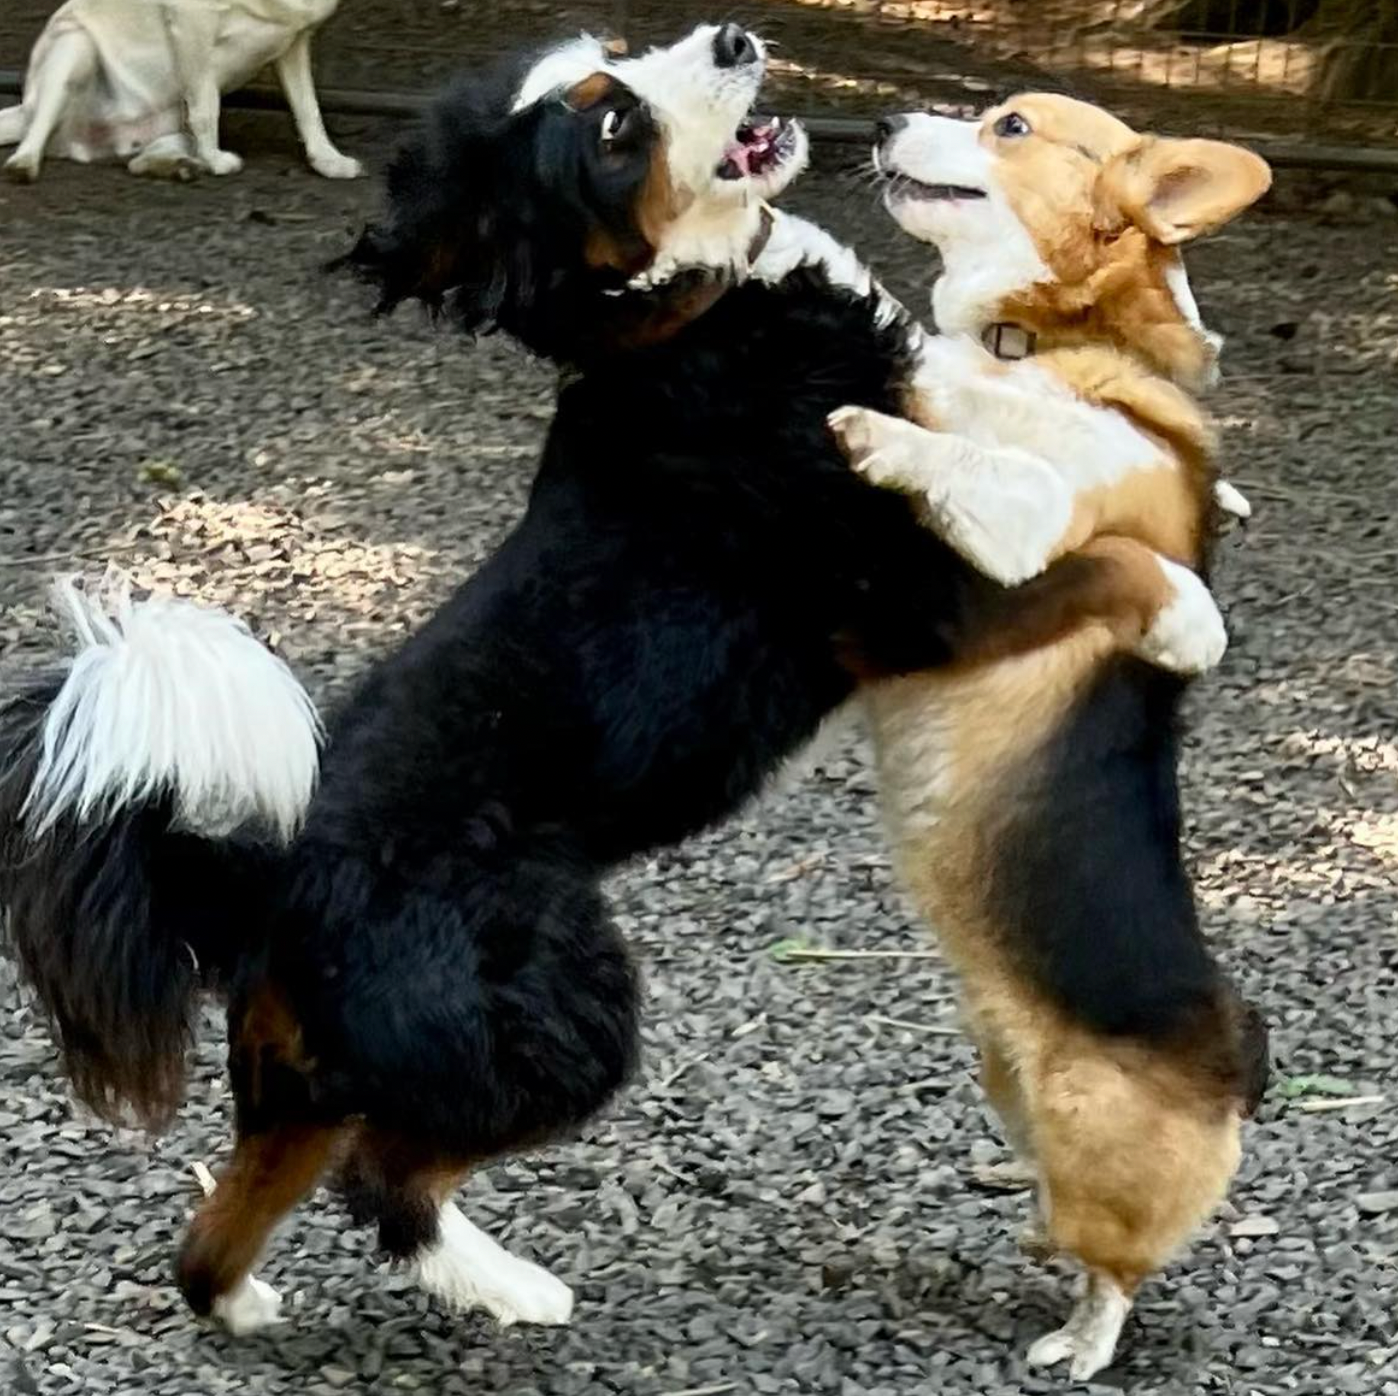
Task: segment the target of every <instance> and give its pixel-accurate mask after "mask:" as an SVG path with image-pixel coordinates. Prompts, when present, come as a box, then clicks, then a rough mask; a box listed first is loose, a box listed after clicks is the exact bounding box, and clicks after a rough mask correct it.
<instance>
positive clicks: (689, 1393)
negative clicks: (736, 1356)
mask: <svg viewBox="0 0 1398 1396" xmlns="http://www.w3.org/2000/svg"><path fill="white" fill-rule="evenodd" d="M737 1389H738V1383H737V1382H735V1381H716V1382H714V1384H713V1385H712V1386H685V1387H681V1388H680V1389H679V1390H677V1391H662V1392H661V1393H660V1396H723V1393H724V1392H725V1391H736V1390H737Z"/></svg>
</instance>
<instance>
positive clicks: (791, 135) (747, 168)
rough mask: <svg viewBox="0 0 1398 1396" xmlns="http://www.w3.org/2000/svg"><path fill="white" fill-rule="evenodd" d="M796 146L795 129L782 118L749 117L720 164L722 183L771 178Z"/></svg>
mask: <svg viewBox="0 0 1398 1396" xmlns="http://www.w3.org/2000/svg"><path fill="white" fill-rule="evenodd" d="M795 145H796V127H795V125H794V124H793V123H792V122H790V121H784V120H783V119H782V118H781V117H779V116H750V117H749V118H748V119H747V120H746V121H745V122H743V124H742V125H741V126H739V127H738V129H737V131H735V132H734V133H733V143H732V145H730V146H729V147H728V149H727V150H725V151H724V152H723V159H722V161H721V162H720V163H719V167H718V177H719V178H720V179H750V178H752V177H754V176H757V175H765V174H770V173H771V172H772V171H773V170H775V169H776V168H777V166H778V165H780V164H781V163H782V161H783V160H785V159H786V157H787V156H788V155H790V154H791V152H792V150H793V149H794V148H795Z"/></svg>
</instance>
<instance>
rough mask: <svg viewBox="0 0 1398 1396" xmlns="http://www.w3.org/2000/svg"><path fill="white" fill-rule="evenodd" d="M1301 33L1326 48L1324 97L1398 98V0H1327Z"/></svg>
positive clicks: (1318, 93) (1319, 84) (1334, 99)
mask: <svg viewBox="0 0 1398 1396" xmlns="http://www.w3.org/2000/svg"><path fill="white" fill-rule="evenodd" d="M1300 34H1301V37H1302V38H1304V39H1307V40H1309V41H1311V42H1312V43H1314V44H1315V45H1316V47H1317V48H1318V49H1320V50H1321V52H1322V58H1321V66H1320V77H1319V79H1318V81H1317V84H1316V88H1315V93H1316V96H1318V97H1320V98H1321V99H1322V100H1323V101H1327V102H1385V101H1395V100H1398V0H1321V2H1320V8H1319V10H1318V11H1317V13H1316V16H1315V18H1314V19H1313V20H1312V21H1311V22H1310V23H1309V24H1307V25H1306V26H1305V27H1304V28H1303V29H1302V30H1301V31H1300Z"/></svg>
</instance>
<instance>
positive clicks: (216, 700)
mask: <svg viewBox="0 0 1398 1396" xmlns="http://www.w3.org/2000/svg"><path fill="white" fill-rule="evenodd" d="M55 600H56V603H57V606H58V609H59V610H60V612H61V613H62V614H63V616H64V618H65V619H66V620H67V621H68V622H69V624H70V625H71V627H72V629H73V630H74V631H75V632H76V635H77V638H78V641H79V647H78V653H77V655H76V656H75V657H74V659H73V661H72V663H71V665H70V666H69V667H68V668H67V670H66V671H65V672H60V673H58V674H56V675H54V676H52V677H51V678H49V679H48V680H43V681H40V682H38V683H36V684H34V685H33V686H32V687H31V688H30V689H29V690H27V691H25V692H22V693H20V694H19V695H18V696H16V697H14V698H13V699H12V700H11V701H9V702H7V703H5V704H4V705H3V706H0V908H2V909H3V910H4V911H5V912H6V913H7V914H8V921H9V938H10V940H11V942H12V943H13V945H14V947H15V950H16V952H17V956H18V959H19V962H20V964H21V966H22V968H23V970H24V973H25V977H26V978H27V979H28V981H29V982H30V983H31V984H32V985H33V987H34V988H35V990H36V991H37V992H38V994H39V997H40V999H41V1000H42V1001H43V1003H44V1005H45V1007H46V1008H47V1009H48V1011H49V1015H50V1017H51V1018H52V1020H53V1022H54V1024H55V1026H56V1028H57V1031H58V1037H59V1041H60V1044H61V1046H62V1048H63V1051H64V1056H65V1059H66V1065H67V1069H68V1073H69V1075H70V1077H71V1078H72V1080H73V1085H74V1088H75V1089H76V1091H77V1093H78V1094H79V1095H80V1096H81V1097H82V1098H83V1099H84V1100H86V1101H87V1102H88V1103H89V1104H90V1105H92V1106H93V1107H94V1108H96V1109H97V1110H99V1111H101V1112H103V1113H105V1114H108V1115H111V1116H116V1115H118V1114H119V1112H120V1110H121V1109H122V1108H123V1107H126V1106H130V1107H132V1108H134V1109H135V1111H136V1113H137V1115H138V1116H139V1117H140V1118H141V1119H142V1120H143V1121H144V1122H146V1123H148V1124H160V1123H163V1122H164V1121H165V1120H166V1119H168V1118H169V1116H170V1114H171V1113H172V1112H173V1110H174V1108H175V1106H176V1105H177V1104H178V1103H179V1100H180V1097H181V1093H182V1089H183V1082H184V1058H185V1051H186V1048H187V1046H188V1043H189V1040H190V1035H191V1029H192V1023H193V1016H194V1008H195V1005H196V1004H197V1002H198V996H199V991H200V990H201V989H202V988H205V987H208V986H210V985H215V984H218V983H220V982H223V981H226V979H227V977H228V976H229V975H230V974H231V973H233V972H235V970H236V968H237V966H238V964H239V963H240V961H242V959H243V958H244V957H245V956H246V955H247V954H249V953H250V952H251V951H252V950H253V949H254V948H255V946H256V945H257V943H258V939H259V937H260V936H262V935H263V934H265V933H266V930H267V924H268V921H269V919H270V915H271V908H272V907H273V905H274V904H275V897H276V887H277V882H278V869H279V867H280V866H281V865H282V863H283V860H284V853H283V850H284V847H285V845H286V843H287V842H288V841H289V840H290V839H291V838H292V837H293V836H294V835H295V833H296V831H297V829H298V828H299V827H300V824H301V821H302V819H303V818H304V816H305V813H306V809H307V807H308V805H309V803H310V799H311V796H312V794H313V792H314V790H315V785H316V778H317V773H318V767H319V742H320V723H319V720H318V719H317V717H316V713H315V709H314V708H313V707H312V705H311V701H310V699H309V698H308V697H307V696H306V694H305V692H304V691H303V689H302V688H301V686H300V684H298V683H297V681H296V679H295V678H294V677H293V675H292V673H291V671H290V670H289V669H288V668H287V666H286V665H285V664H284V663H283V662H282V661H281V660H280V659H278V658H277V657H276V656H275V655H273V654H272V653H270V652H269V651H268V650H266V649H264V648H263V646H262V645H261V644H259V643H258V641H257V640H256V639H255V638H254V637H253V635H252V634H251V632H249V630H248V629H247V627H246V626H244V625H243V624H242V623H241V622H240V621H237V620H235V619H234V618H233V617H232V616H229V615H226V614H224V613H223V612H221V611H215V610H207V609H205V608H203V607H200V606H196V605H193V604H192V603H190V602H188V601H179V600H174V599H172V598H167V597H158V598H151V599H150V600H147V601H140V602H137V601H133V600H132V599H131V595H130V589H129V587H128V586H127V584H126V583H125V582H124V581H122V580H120V579H111V578H109V579H108V581H107V583H106V584H104V586H103V587H102V588H100V589H99V590H97V591H96V592H87V591H82V590H79V588H78V587H77V586H75V585H74V584H73V583H71V582H65V583H61V584H60V585H59V586H58V587H57V588H56V589H55Z"/></svg>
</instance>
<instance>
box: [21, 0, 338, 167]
mask: <svg viewBox="0 0 1398 1396" xmlns="http://www.w3.org/2000/svg"><path fill="white" fill-rule="evenodd" d="M338 4H339V0H66V3H65V4H63V5H61V6H60V7H59V9H58V10H57V11H56V12H55V14H54V15H53V17H52V18H51V19H50V20H49V22H48V24H47V25H46V26H45V27H44V32H43V33H42V34H40V35H39V40H38V42H37V43H36V44H35V45H34V51H33V53H32V54H31V55H30V57H29V71H28V74H27V75H26V77H25V81H24V99H23V102H22V103H21V105H19V106H17V107H10V108H8V109H7V110H5V111H0V146H5V145H18V147H19V149H18V150H16V151H15V153H14V154H13V155H11V156H10V158H9V159H8V160H7V161H6V162H5V170H6V172H7V173H8V174H9V175H10V176H11V177H12V178H14V179H19V180H24V181H32V180H35V179H37V178H38V177H39V166H40V164H41V163H42V161H43V159H44V156H45V155H46V154H47V155H53V156H59V157H62V158H64V159H68V160H79V161H82V162H83V163H88V162H91V161H94V160H125V161H127V162H128V163H127V168H128V169H129V170H130V171H131V172H132V174H148V175H162V176H165V177H167V178H168V177H188V176H190V175H194V174H199V173H203V172H207V173H210V174H216V175H226V174H235V173H237V171H238V170H240V169H241V168H242V163H243V162H242V161H241V160H240V159H239V158H238V156H236V155H234V154H233V153H232V152H231V151H228V150H223V149H220V147H219V143H218V118H219V108H220V106H221V104H222V97H223V94H224V93H225V92H228V91H230V90H232V89H233V88H237V87H241V86H243V85H244V84H245V83H247V82H248V81H250V80H251V79H252V78H253V77H254V76H255V75H256V74H257V72H258V71H259V70H260V69H262V68H264V67H265V66H267V65H268V64H269V63H270V64H274V65H275V66H276V70H277V76H278V77H279V78H280V80H281V84H282V88H283V90H284V91H285V93H286V100H287V105H288V106H289V107H290V108H291V115H292V118H293V119H294V120H295V122H296V129H297V131H298V132H299V133H300V136H301V142H302V144H303V145H304V146H305V148H306V159H307V160H308V161H309V163H310V166H311V168H312V169H313V170H315V172H316V173H317V174H321V175H325V176H326V177H327V178H329V179H353V178H355V177H356V176H357V175H360V174H363V172H364V171H363V167H362V166H361V165H360V163H359V162H358V161H357V160H352V159H350V157H349V156H347V155H342V154H340V152H339V151H338V150H336V149H335V147H334V145H332V144H331V141H330V137H329V136H328V135H327V134H326V131H325V123H324V122H323V121H322V120H321V115H320V104H319V102H318V101H317V100H316V90H315V84H314V81H313V80H312V77H311V36H312V35H313V34H314V33H315V31H316V29H317V28H319V26H320V25H321V24H323V23H324V22H325V21H326V20H327V19H329V18H330V16H331V15H332V14H334V12H335V9H336V6H337V5H338Z"/></svg>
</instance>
